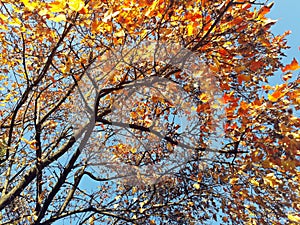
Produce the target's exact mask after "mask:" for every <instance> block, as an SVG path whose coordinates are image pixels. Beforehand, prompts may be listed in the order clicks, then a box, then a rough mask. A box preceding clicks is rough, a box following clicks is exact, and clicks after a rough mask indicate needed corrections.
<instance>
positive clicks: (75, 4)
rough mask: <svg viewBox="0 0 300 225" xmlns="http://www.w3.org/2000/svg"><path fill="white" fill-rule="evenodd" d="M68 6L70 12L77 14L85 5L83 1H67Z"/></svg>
mask: <svg viewBox="0 0 300 225" xmlns="http://www.w3.org/2000/svg"><path fill="white" fill-rule="evenodd" d="M68 5H69V7H70V9H71V10H73V11H75V12H79V11H80V10H81V9H82V8H83V7H84V5H85V4H84V1H83V0H69V2H68Z"/></svg>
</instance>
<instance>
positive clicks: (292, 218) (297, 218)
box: [288, 214, 300, 223]
mask: <svg viewBox="0 0 300 225" xmlns="http://www.w3.org/2000/svg"><path fill="white" fill-rule="evenodd" d="M288 219H289V220H290V221H293V222H297V223H300V216H297V215H292V214H288Z"/></svg>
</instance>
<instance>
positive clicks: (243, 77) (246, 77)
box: [237, 74, 251, 84]
mask: <svg viewBox="0 0 300 225" xmlns="http://www.w3.org/2000/svg"><path fill="white" fill-rule="evenodd" d="M237 79H238V82H239V84H242V83H243V81H246V82H247V81H250V80H251V77H250V76H247V75H243V74H239V75H238V76H237Z"/></svg>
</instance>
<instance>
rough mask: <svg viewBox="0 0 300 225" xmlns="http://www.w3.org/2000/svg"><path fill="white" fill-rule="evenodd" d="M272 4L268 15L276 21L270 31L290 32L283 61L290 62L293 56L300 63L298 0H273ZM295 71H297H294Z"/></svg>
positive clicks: (299, 12)
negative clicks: (288, 47) (287, 47)
mask: <svg viewBox="0 0 300 225" xmlns="http://www.w3.org/2000/svg"><path fill="white" fill-rule="evenodd" d="M274 3H275V4H274V6H273V8H272V9H271V12H270V13H269V15H267V16H268V17H270V18H271V19H277V20H278V21H277V23H276V24H275V25H274V26H273V28H272V31H273V32H274V33H275V34H282V33H284V32H285V31H287V30H291V31H292V33H291V34H290V35H289V36H288V37H287V40H288V44H289V46H291V48H290V49H288V50H287V51H285V54H286V55H287V57H286V58H285V59H284V60H283V62H284V63H290V62H291V61H292V59H293V58H294V57H295V58H296V59H297V61H298V62H299V63H300V51H299V46H300V29H299V28H300V27H299V23H300V1H299V0H275V1H274ZM296 72H297V71H296Z"/></svg>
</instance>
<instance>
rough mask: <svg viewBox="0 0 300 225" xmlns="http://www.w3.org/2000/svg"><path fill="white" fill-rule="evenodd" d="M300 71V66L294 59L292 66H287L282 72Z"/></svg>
mask: <svg viewBox="0 0 300 225" xmlns="http://www.w3.org/2000/svg"><path fill="white" fill-rule="evenodd" d="M298 69H300V66H299V64H298V62H297V60H296V59H295V58H294V59H293V61H292V62H291V63H290V64H288V65H286V66H285V67H284V68H282V69H281V70H282V72H286V71H288V70H298Z"/></svg>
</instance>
